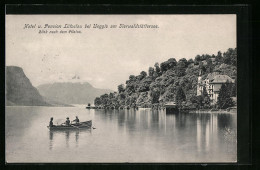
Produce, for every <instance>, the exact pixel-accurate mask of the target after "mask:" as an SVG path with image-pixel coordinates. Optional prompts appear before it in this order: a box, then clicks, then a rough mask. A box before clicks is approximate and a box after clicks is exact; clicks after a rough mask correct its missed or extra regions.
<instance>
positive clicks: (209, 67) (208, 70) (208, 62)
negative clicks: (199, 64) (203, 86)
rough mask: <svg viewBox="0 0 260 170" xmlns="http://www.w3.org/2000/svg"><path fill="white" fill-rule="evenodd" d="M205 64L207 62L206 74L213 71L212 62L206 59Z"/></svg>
mask: <svg viewBox="0 0 260 170" xmlns="http://www.w3.org/2000/svg"><path fill="white" fill-rule="evenodd" d="M206 62H207V72H208V73H211V72H212V71H213V69H214V66H213V64H212V60H211V59H210V58H207V59H206Z"/></svg>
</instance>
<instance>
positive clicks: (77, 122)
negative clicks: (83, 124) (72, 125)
mask: <svg viewBox="0 0 260 170" xmlns="http://www.w3.org/2000/svg"><path fill="white" fill-rule="evenodd" d="M73 122H76V124H79V118H78V116H76V119H75V120H73Z"/></svg>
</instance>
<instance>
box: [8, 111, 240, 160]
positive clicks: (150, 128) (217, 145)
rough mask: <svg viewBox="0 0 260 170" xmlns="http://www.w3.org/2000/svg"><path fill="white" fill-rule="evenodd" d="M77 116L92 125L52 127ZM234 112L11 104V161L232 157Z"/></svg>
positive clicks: (9, 136)
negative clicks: (51, 121)
mask: <svg viewBox="0 0 260 170" xmlns="http://www.w3.org/2000/svg"><path fill="white" fill-rule="evenodd" d="M76 115H77V116H79V119H80V120H82V121H85V120H89V119H92V121H93V126H94V127H96V129H92V130H71V131H59V132H55V131H53V132H52V131H49V129H47V127H46V126H47V125H48V123H49V119H50V117H54V124H56V123H57V122H59V123H60V122H63V121H65V118H66V117H67V116H69V117H70V119H71V120H73V119H74V118H75V116H76ZM236 122H237V117H236V114H205V113H204V114H194V113H190V114H189V113H182V114H170V115H169V114H166V113H165V111H151V110H149V109H139V111H132V110H121V111H106V112H105V111H104V110H87V109H85V108H84V107H7V108H6V161H7V162H234V161H236V152H237V149H236V128H237V123H236Z"/></svg>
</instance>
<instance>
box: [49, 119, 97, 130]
mask: <svg viewBox="0 0 260 170" xmlns="http://www.w3.org/2000/svg"><path fill="white" fill-rule="evenodd" d="M91 127H92V120H89V121H85V122H80V123H79V124H71V125H70V126H66V125H63V124H61V125H55V126H52V127H50V126H47V128H48V129H50V130H70V129H72V130H74V129H75V130H76V129H87V128H91Z"/></svg>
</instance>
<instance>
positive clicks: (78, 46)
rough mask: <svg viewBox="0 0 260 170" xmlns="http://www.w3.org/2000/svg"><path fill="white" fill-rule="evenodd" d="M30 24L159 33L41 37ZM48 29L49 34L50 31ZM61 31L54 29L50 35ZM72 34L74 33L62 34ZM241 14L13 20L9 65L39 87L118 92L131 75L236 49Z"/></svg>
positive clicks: (8, 19) (8, 30) (13, 17)
mask: <svg viewBox="0 0 260 170" xmlns="http://www.w3.org/2000/svg"><path fill="white" fill-rule="evenodd" d="M25 24H36V25H42V26H44V25H45V24H49V25H55V24H58V25H59V24H60V25H62V26H63V25H65V24H73V25H75V24H78V25H82V26H83V27H84V26H85V24H91V25H92V26H93V24H107V25H108V26H109V25H111V24H113V25H119V24H127V25H129V24H149V25H158V27H159V28H149V29H120V28H113V29H112V28H111V29H110V28H108V29H97V28H90V29H87V28H79V29H73V30H79V31H81V33H74V34H61V33H56V34H50V33H46V34H39V33H38V32H39V30H42V29H38V28H37V27H36V28H35V29H33V28H31V29H24V26H25ZM45 30H46V29H45ZM55 30H58V31H60V30H61V29H57V28H51V29H48V30H47V31H48V32H49V31H55ZM62 30H70V29H62ZM236 41H237V39H236V15H7V16H6V65H7V66H11V65H12V66H19V67H22V68H23V70H24V72H25V74H26V76H27V77H28V78H29V79H30V81H31V83H32V84H33V85H34V86H36V87H37V86H38V85H41V84H46V83H54V82H88V83H90V84H91V85H93V86H94V87H96V88H103V89H111V90H117V86H118V85H119V84H122V83H123V84H124V83H125V81H126V80H127V79H128V77H129V75H138V74H139V73H140V72H141V71H148V68H149V67H151V66H154V64H155V63H156V62H158V63H161V62H164V61H166V60H168V59H169V58H175V59H176V60H177V61H178V60H179V59H181V58H186V59H190V58H193V59H194V58H195V56H196V55H198V54H199V55H202V54H210V55H211V54H217V52H218V51H222V52H224V51H226V50H227V49H228V48H235V47H236Z"/></svg>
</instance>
